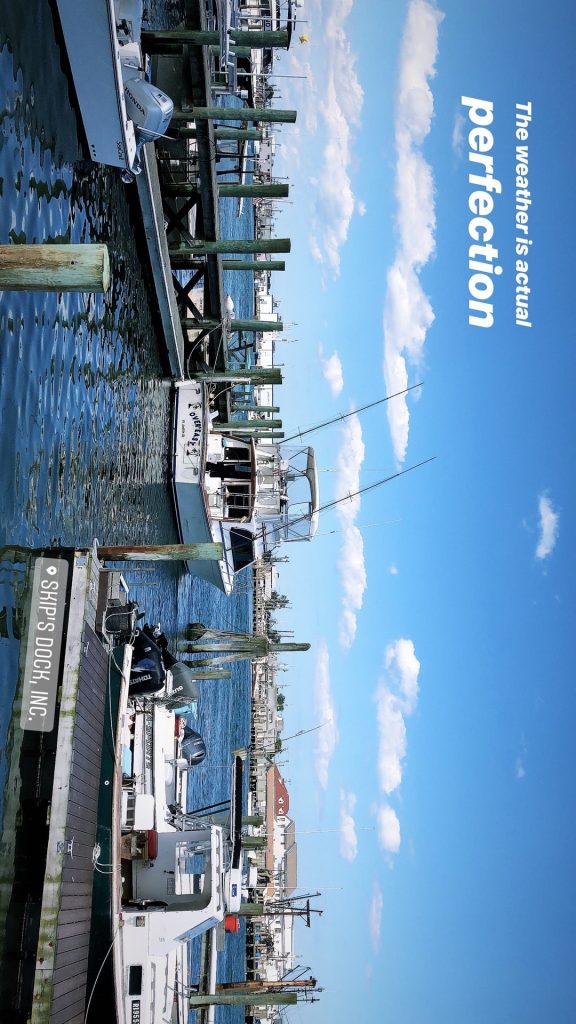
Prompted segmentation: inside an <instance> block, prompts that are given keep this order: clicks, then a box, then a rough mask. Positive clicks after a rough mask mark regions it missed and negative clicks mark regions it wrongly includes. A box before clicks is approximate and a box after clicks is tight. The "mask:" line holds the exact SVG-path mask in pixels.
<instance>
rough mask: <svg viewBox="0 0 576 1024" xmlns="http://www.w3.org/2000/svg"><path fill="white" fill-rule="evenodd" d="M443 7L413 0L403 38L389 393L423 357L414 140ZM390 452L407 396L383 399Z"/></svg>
mask: <svg viewBox="0 0 576 1024" xmlns="http://www.w3.org/2000/svg"><path fill="white" fill-rule="evenodd" d="M442 18H443V14H442V13H441V12H440V11H438V9H437V8H436V7H435V6H433V4H432V3H429V2H428V0H411V3H410V6H409V8H408V15H407V19H406V25H405V29H404V36H403V40H402V50H401V57H400V68H399V74H398V91H397V100H396V121H395V130H396V188H395V191H396V201H397V213H396V224H397V229H398V247H397V251H396V257H395V259H394V262H393V264H392V266H391V267H390V269H389V271H388V275H387V293H386V301H385V305H384V316H383V325H384V360H383V370H384V379H385V382H386V390H387V392H388V393H390V394H391V393H394V392H397V391H401V390H403V389H404V388H406V387H407V385H408V367H407V364H408V363H410V364H413V365H418V364H419V363H420V362H421V360H422V354H423V348H424V342H425V340H426V334H427V332H428V330H429V329H430V327H431V325H432V323H433V321H434V312H433V310H432V306H431V305H430V302H429V300H428V298H427V296H426V295H425V293H424V291H423V289H422V286H421V284H420V280H419V277H418V273H419V271H420V270H421V269H422V267H423V266H424V265H425V264H426V263H427V262H428V260H429V259H430V258H431V256H432V255H433V253H434V249H435V229H436V215H435V210H434V180H433V176H432V170H431V168H430V166H429V165H428V164H427V163H426V161H425V159H424V157H423V156H422V153H421V151H420V149H419V148H418V147H420V146H421V145H422V143H423V141H424V139H425V138H426V136H427V135H428V133H429V131H430V126H431V122H432V116H433V112H434V99H433V96H432V91H431V89H430V86H429V84H428V82H429V79H430V78H432V77H433V76H434V74H435V63H436V57H437V53H438V26H439V24H440V22H441V20H442ZM386 412H387V416H388V424H389V427H390V434H391V437H392V445H393V448H394V454H395V456H396V458H397V459H398V461H399V462H403V461H404V458H405V457H406V449H407V447H408V434H409V427H410V412H409V409H408V403H407V400H406V397H405V396H402V397H400V398H395V399H394V401H393V402H390V403H388V405H387V407H386Z"/></svg>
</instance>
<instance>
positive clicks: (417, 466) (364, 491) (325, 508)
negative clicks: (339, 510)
mask: <svg viewBox="0 0 576 1024" xmlns="http://www.w3.org/2000/svg"><path fill="white" fill-rule="evenodd" d="M437 458H438V456H437V455H431V456H430V458H428V459H423V460H422V462H416V463H415V464H414V465H413V466H407V467H406V469H399V470H398V472H397V473H392V475H391V476H386V477H384V478H383V479H382V480H377V481H376V483H373V484H368V485H367V486H366V487H361V488H360V490H359V491H353V493H352V494H343V495H342V497H340V498H335V499H334V501H329V502H328V503H327V504H326V505H321V506H320V508H319V509H317V511H318V512H319V513H320V512H327V511H328V509H329V508H335V506H336V505H341V504H342V502H343V501H351V500H352V498H359V497H360V495H361V494H367V493H368V491H373V490H375V489H376V487H381V486H382V484H388V483H390V481H391V480H397V479H398V477H399V476H405V475H406V473H411V472H412V470H413V469H420V467H421V466H426V465H427V463H428V462H434V460H435V459H437ZM312 515H313V513H311V512H307V513H306V514H305V515H304V516H302V517H301V518H302V519H310V518H311V516H312ZM294 522H295V523H297V522H299V520H298V519H296V520H295V521H294ZM291 525H293V524H291Z"/></svg>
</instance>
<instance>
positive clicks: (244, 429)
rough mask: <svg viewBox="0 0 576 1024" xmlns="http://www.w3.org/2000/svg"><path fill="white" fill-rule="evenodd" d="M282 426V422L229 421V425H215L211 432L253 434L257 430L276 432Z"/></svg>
mask: <svg viewBox="0 0 576 1024" xmlns="http://www.w3.org/2000/svg"><path fill="white" fill-rule="evenodd" d="M281 426H282V420H229V421H228V423H213V424H212V427H211V430H212V431H213V432H215V433H217V434H218V433H220V434H227V433H228V432H232V431H233V432H234V433H235V434H252V433H254V431H255V430H274V429H275V428H276V427H278V428H280V427H281Z"/></svg>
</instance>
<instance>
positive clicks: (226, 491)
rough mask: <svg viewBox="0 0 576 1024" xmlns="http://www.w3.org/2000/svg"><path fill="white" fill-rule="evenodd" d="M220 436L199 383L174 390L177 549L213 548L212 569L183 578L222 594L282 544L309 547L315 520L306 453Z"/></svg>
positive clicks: (312, 474)
mask: <svg viewBox="0 0 576 1024" xmlns="http://www.w3.org/2000/svg"><path fill="white" fill-rule="evenodd" d="M249 423H250V421H249V420H248V421H246V422H244V423H240V422H239V424H238V431H237V432H235V431H234V430H233V428H230V427H229V428H228V429H227V431H226V432H224V431H222V430H221V429H219V428H218V425H217V424H216V423H215V422H214V414H213V413H212V412H211V410H210V404H209V394H208V388H207V385H206V383H205V382H203V381H177V382H176V383H175V385H174V411H173V428H172V485H173V491H174V499H175V505H176V512H177V518H178V526H179V532H180V538H181V541H182V543H183V544H195V543H206V542H216V543H221V544H222V546H223V557H222V558H221V559H220V560H219V561H209V560H202V559H200V560H197V561H196V560H195V561H190V562H188V568H189V571H190V572H191V573H193V574H195V575H200V576H203V577H204V578H205V579H207V580H208V581H209V582H211V583H213V584H214V585H215V586H218V587H220V588H221V589H223V590H224V591H225V592H226V593H230V592H231V590H232V588H233V584H234V577H235V574H236V573H237V572H239V571H240V570H241V569H243V568H245V567H246V566H247V565H250V564H252V562H253V561H254V560H255V559H256V558H258V557H262V556H263V555H264V554H265V553H267V552H271V551H273V550H274V549H275V548H276V547H277V546H278V545H280V544H282V543H285V542H292V541H303V540H310V539H311V538H312V537H313V536H314V534H315V532H316V529H317V525H318V518H319V488H318V472H317V468H316V458H315V454H314V449H313V448H310V447H308V446H307V445H293V446H289V445H281V444H278V443H276V442H271V441H262V440H254V439H253V438H250V437H248V438H247V437H246V432H245V431H244V432H243V431H242V428H243V427H244V428H246V427H247V426H248V427H249Z"/></svg>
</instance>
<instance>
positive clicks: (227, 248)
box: [168, 238, 291, 259]
mask: <svg viewBox="0 0 576 1024" xmlns="http://www.w3.org/2000/svg"><path fill="white" fill-rule="evenodd" d="M290 248H291V243H290V239H289V238H242V239H234V238H231V239H226V240H224V239H219V240H218V241H217V242H209V241H207V240H206V239H204V238H198V239H196V240H194V241H193V242H192V243H189V244H188V245H176V246H172V247H171V248H170V249H169V250H168V253H169V256H170V259H172V258H174V257H175V258H176V259H178V257H182V256H206V255H207V254H209V253H219V252H222V253H245V252H290Z"/></svg>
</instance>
